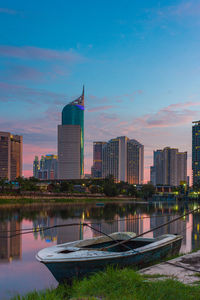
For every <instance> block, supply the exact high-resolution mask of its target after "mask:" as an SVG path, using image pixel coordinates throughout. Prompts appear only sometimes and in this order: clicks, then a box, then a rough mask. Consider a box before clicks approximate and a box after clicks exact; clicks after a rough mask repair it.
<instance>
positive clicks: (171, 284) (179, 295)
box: [12, 267, 200, 300]
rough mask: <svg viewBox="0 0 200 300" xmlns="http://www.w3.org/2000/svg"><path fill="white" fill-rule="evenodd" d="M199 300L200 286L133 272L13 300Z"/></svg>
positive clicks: (103, 275) (98, 275)
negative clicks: (150, 277) (156, 278)
mask: <svg viewBox="0 0 200 300" xmlns="http://www.w3.org/2000/svg"><path fill="white" fill-rule="evenodd" d="M44 299H45V300H53V299H54V300H57V299H59V300H62V299H71V300H72V299H73V300H75V299H76V300H78V299H79V300H81V299H82V300H83V299H85V300H86V299H87V300H93V299H98V300H99V299H105V300H107V299H109V300H112V299H113V300H114V299H122V300H123V299H124V300H129V299H133V300H158V299H159V300H165V299H166V300H177V299H181V300H188V299H190V300H200V285H195V286H189V285H185V284H183V283H180V282H178V281H176V280H174V279H164V280H161V281H159V280H155V281H150V280H148V279H147V278H146V277H145V276H143V275H140V274H138V273H137V272H135V271H134V270H132V269H128V268H126V269H123V270H116V269H113V268H110V267H109V268H108V269H107V270H106V271H105V272H99V273H96V274H94V275H92V276H91V277H90V278H88V279H87V278H85V279H83V280H81V281H74V282H73V284H72V286H71V287H70V286H67V285H60V286H59V287H58V288H57V289H54V290H46V291H45V292H32V293H29V294H27V295H26V296H21V297H20V296H16V297H15V298H12V300H44Z"/></svg>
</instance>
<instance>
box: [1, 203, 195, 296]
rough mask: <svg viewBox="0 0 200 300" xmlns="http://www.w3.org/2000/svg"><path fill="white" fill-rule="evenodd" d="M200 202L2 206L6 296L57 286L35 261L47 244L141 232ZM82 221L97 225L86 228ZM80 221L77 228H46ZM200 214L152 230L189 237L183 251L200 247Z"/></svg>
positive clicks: (2, 249)
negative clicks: (25, 231) (30, 229)
mask: <svg viewBox="0 0 200 300" xmlns="http://www.w3.org/2000/svg"><path fill="white" fill-rule="evenodd" d="M194 207H197V204H189V205H188V204H179V205H177V204H175V205H167V204H163V203H157V204H150V205H146V204H145V205H142V204H137V205H136V204H133V203H108V204H105V206H104V207H98V206H96V205H95V204H93V205H91V204H89V205H88V204H81V205H59V206H57V205H56V206H52V205H45V206H36V207H34V206H33V207H32V206H30V207H21V208H19V207H17V208H12V209H11V208H10V209H9V208H8V207H7V208H6V209H3V208H1V210H0V299H4V298H5V299H9V297H10V296H11V295H13V294H14V293H17V292H18V293H26V292H28V291H29V290H33V289H42V288H46V287H49V286H55V285H56V284H57V283H56V281H55V280H54V278H53V277H52V275H51V274H50V272H49V271H48V270H47V269H46V268H45V267H44V266H43V265H42V264H40V263H38V262H37V261H36V260H35V254H36V253H37V252H38V251H39V250H40V249H41V248H44V247H47V246H51V245H54V244H60V243H65V242H70V241H74V240H78V239H85V238H90V237H94V236H99V235H100V232H105V233H107V234H109V233H112V232H116V231H132V232H136V234H141V233H143V232H146V231H148V230H150V229H153V228H155V227H157V226H159V225H161V224H163V223H166V222H168V221H170V220H173V219H175V218H176V217H178V216H179V215H182V214H183V213H184V212H186V211H188V210H189V209H193V208H194ZM82 222H85V223H87V224H88V225H90V226H91V227H83V226H82V225H81V223H82ZM71 223H77V224H80V225H78V226H73V227H56V228H52V229H48V230H40V229H41V228H43V227H49V226H55V225H62V224H71ZM27 228H34V231H33V233H31V234H25V235H16V236H13V235H14V234H17V233H18V232H19V230H21V229H27ZM199 230H200V213H199V212H198V213H195V214H193V215H192V214H190V215H188V216H186V217H185V218H182V219H180V220H178V221H176V222H174V223H172V224H169V225H168V226H165V227H162V228H160V229H158V230H156V231H154V232H150V233H148V234H147V236H148V237H156V236H159V235H162V234H165V233H178V234H181V235H182V236H183V242H182V247H181V252H182V253H185V252H189V251H191V250H192V249H194V248H197V247H200V237H199Z"/></svg>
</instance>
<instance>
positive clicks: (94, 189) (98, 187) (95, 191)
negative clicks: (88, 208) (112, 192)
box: [89, 184, 102, 194]
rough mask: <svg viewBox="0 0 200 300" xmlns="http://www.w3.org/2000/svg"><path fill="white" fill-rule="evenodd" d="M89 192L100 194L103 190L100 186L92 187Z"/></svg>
mask: <svg viewBox="0 0 200 300" xmlns="http://www.w3.org/2000/svg"><path fill="white" fill-rule="evenodd" d="M89 190H90V192H91V193H92V194H98V193H101V192H102V188H101V187H100V186H99V185H94V184H92V185H90V186H89Z"/></svg>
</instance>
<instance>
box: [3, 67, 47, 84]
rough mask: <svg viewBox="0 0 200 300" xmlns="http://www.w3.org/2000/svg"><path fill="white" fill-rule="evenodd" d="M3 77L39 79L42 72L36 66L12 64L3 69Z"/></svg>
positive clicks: (41, 76)
mask: <svg viewBox="0 0 200 300" xmlns="http://www.w3.org/2000/svg"><path fill="white" fill-rule="evenodd" d="M3 77H4V79H5V78H8V79H9V80H10V79H12V80H15V81H16V80H17V81H18V80H41V79H42V78H43V77H44V73H43V72H41V71H39V70H38V69H36V68H32V67H29V66H23V65H12V66H9V67H8V69H7V70H5V71H4V75H3Z"/></svg>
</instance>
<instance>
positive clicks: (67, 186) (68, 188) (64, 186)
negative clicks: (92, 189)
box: [60, 181, 74, 193]
mask: <svg viewBox="0 0 200 300" xmlns="http://www.w3.org/2000/svg"><path fill="white" fill-rule="evenodd" d="M73 190H74V185H73V184H72V183H69V182H67V181H62V182H61V184H60V191H61V192H69V193H70V192H73Z"/></svg>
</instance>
